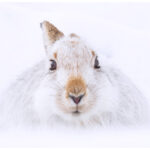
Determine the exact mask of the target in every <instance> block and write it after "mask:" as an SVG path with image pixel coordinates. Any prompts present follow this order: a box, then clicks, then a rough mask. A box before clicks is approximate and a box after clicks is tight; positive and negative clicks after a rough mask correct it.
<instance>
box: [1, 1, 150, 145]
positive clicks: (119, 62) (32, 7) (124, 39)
mask: <svg viewBox="0 0 150 150" xmlns="http://www.w3.org/2000/svg"><path fill="white" fill-rule="evenodd" d="M43 20H49V21H50V22H51V23H53V24H54V25H55V26H56V27H58V28H59V29H60V30H61V31H63V32H64V33H65V34H69V33H71V32H74V33H76V34H78V35H80V36H81V37H83V38H84V39H85V40H86V41H88V42H89V43H90V45H91V46H92V47H93V49H95V50H97V51H98V52H99V53H100V54H101V53H103V54H104V55H106V56H107V57H109V58H110V60H111V61H112V62H113V63H114V64H116V67H118V68H120V69H121V70H122V71H123V72H124V73H125V74H126V75H128V76H129V77H130V78H131V80H132V81H133V82H134V83H135V84H136V85H137V87H138V88H139V89H140V90H141V91H142V92H143V93H144V95H145V96H146V97H147V98H148V99H150V92H149V89H150V88H149V87H150V69H149V68H150V67H149V64H150V3H13V4H11V3H1V4H0V92H2V91H3V90H4V89H5V88H6V87H7V86H8V85H9V84H10V83H11V82H12V81H14V80H15V79H16V78H17V76H18V75H19V74H20V73H22V72H23V71H25V70H26V69H27V68H29V67H32V66H33V65H34V64H36V63H37V62H38V61H40V60H41V59H43V58H44V57H45V53H44V48H43V43H42V36H41V29H40V25H39V24H40V22H42V21H43ZM74 130H75V131H73V130H72V129H41V130H38V131H37V130H36V131H33V130H27V131H26V130H19V129H18V130H17V131H16V130H15V131H14V130H9V131H0V146H15V147H16V146H24V147H28V146H30V147H31V146H32V147H33V146H36V147H41V146H42V147H43V146H45V147H50V146H51V147H56V146H57V147H62V146H64V147H85V146H86V147H99V146H108V147H114V146H115V147H116V146H122V147H131V146H134V147H146V146H149V147H150V127H136V128H128V127H127V128H117V127H116V128H115V129H114V128H112V129H110V128H109V129H106V128H105V129H104V128H103V129H81V130H76V129H74Z"/></svg>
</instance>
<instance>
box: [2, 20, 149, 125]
mask: <svg viewBox="0 0 150 150" xmlns="http://www.w3.org/2000/svg"><path fill="white" fill-rule="evenodd" d="M41 28H42V31H43V37H44V46H45V50H46V55H47V57H46V59H45V60H43V61H41V62H40V63H39V64H37V65H36V66H34V67H33V68H31V69H30V70H28V71H27V72H25V73H24V74H23V75H21V76H20V78H19V79H18V80H17V81H16V82H15V83H14V84H12V85H11V86H10V88H9V89H8V91H7V92H6V94H5V95H4V97H3V98H2V99H1V101H0V124H1V125H4V126H6V125H11V124H14V125H18V124H36V125H37V124H46V125H53V124H54V125H55V124H60V125H63V124H65V125H66V124H67V125H72V126H74V125H75V126H76V125H77V126H89V125H104V126H105V125H110V124H123V125H124V124H126V125H128V124H139V123H142V122H144V121H146V120H147V114H148V107H147V102H146V99H145V98H144V97H143V96H142V94H141V93H140V91H138V90H137V88H136V87H135V86H134V85H133V84H132V82H131V81H130V80H129V79H128V78H127V77H126V76H125V75H124V74H122V73H121V72H120V71H119V70H118V69H115V68H114V67H113V66H112V65H111V64H109V63H108V62H107V59H103V57H101V56H98V55H97V54H96V52H95V51H94V50H92V49H91V48H90V47H89V46H88V45H86V44H85V43H84V42H83V41H82V39H81V38H80V37H79V36H77V35H76V34H73V33H72V34H70V35H68V36H64V34H63V33H62V32H60V31H59V30H58V29H57V28H56V27H55V26H54V25H52V24H51V23H49V22H48V21H44V22H43V23H41Z"/></svg>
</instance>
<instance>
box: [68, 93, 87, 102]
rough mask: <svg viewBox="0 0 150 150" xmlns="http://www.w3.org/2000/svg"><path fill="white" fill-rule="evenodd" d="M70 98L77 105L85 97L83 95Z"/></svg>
mask: <svg viewBox="0 0 150 150" xmlns="http://www.w3.org/2000/svg"><path fill="white" fill-rule="evenodd" d="M69 97H70V98H71V99H72V100H73V101H74V103H75V104H79V102H80V101H81V99H82V98H83V97H84V94H81V95H80V96H73V95H69Z"/></svg>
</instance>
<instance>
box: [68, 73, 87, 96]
mask: <svg viewBox="0 0 150 150" xmlns="http://www.w3.org/2000/svg"><path fill="white" fill-rule="evenodd" d="M70 93H72V94H74V95H78V94H81V93H82V94H85V93H86V84H85V82H84V80H83V78H82V77H81V76H77V77H75V76H71V77H70V78H69V79H68V82H67V85H66V97H67V98H68V96H69V94H70Z"/></svg>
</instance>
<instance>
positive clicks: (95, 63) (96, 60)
mask: <svg viewBox="0 0 150 150" xmlns="http://www.w3.org/2000/svg"><path fill="white" fill-rule="evenodd" d="M94 68H95V69H99V68H100V65H99V61H98V57H97V56H96V58H95V62H94Z"/></svg>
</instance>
